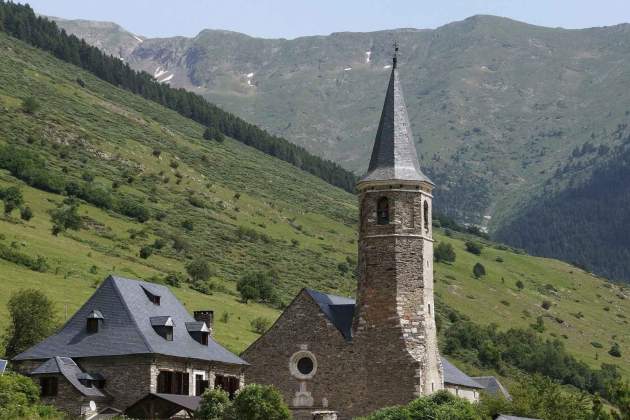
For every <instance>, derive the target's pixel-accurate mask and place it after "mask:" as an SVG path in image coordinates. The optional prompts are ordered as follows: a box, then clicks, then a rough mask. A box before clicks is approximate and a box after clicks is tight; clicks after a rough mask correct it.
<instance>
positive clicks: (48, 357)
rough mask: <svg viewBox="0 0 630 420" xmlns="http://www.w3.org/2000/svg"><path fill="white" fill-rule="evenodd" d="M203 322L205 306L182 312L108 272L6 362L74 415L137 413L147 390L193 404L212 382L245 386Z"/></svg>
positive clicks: (235, 363) (166, 298)
mask: <svg viewBox="0 0 630 420" xmlns="http://www.w3.org/2000/svg"><path fill="white" fill-rule="evenodd" d="M210 320H211V312H210V311H200V312H199V313H196V317H195V318H194V317H192V316H191V315H189V314H188V312H187V311H186V309H185V308H184V307H183V306H182V305H181V303H180V302H179V301H178V300H177V298H175V296H174V295H173V294H172V293H171V292H170V290H169V289H168V288H167V287H164V286H160V285H156V284H153V283H146V282H141V281H136V280H129V279H123V278H119V277H108V278H107V279H106V280H105V281H104V282H103V284H102V285H101V286H100V287H99V289H97V291H96V292H95V293H94V295H93V296H92V297H91V298H90V299H89V300H88V301H87V302H86V303H85V304H84V306H83V307H82V308H81V309H79V310H78V311H77V313H76V314H75V315H74V316H73V317H72V318H71V319H70V320H69V321H68V322H67V323H66V325H65V326H64V327H63V328H62V329H61V331H60V332H58V333H57V334H55V335H53V336H51V337H49V338H47V339H46V340H44V341H43V342H41V343H39V344H37V345H36V346H34V347H32V348H30V349H28V350H26V351H25V352H24V353H22V354H20V355H18V356H16V357H15V358H14V360H13V366H14V368H15V369H16V370H18V371H20V372H22V373H24V374H27V375H31V376H32V377H33V378H34V379H35V380H36V381H39V382H40V384H41V386H42V391H43V395H44V396H43V400H44V401H45V402H47V403H51V404H53V405H55V406H57V407H59V408H60V409H62V410H63V411H64V412H66V413H68V414H69V415H70V416H71V417H73V418H74V417H79V416H83V417H86V418H88V417H89V416H91V415H93V414H96V413H101V412H103V411H107V412H121V413H122V412H125V410H127V409H128V408H129V407H131V406H134V405H135V406H136V413H140V414H141V415H142V413H144V412H145V410H143V409H142V408H143V407H137V405H138V401H141V400H143V399H144V398H146V397H147V396H149V395H164V394H168V395H177V396H178V397H179V398H180V400H181V397H184V398H188V399H190V400H191V401H194V402H198V398H197V397H198V396H199V395H201V393H203V391H204V390H205V389H206V388H214V387H221V388H224V389H225V390H226V391H228V392H229V393H230V394H232V395H233V394H235V393H236V392H237V391H238V390H239V389H240V388H242V387H243V386H244V383H245V369H246V367H247V364H246V363H245V362H244V361H243V360H242V359H240V358H239V357H237V356H236V355H234V354H232V353H230V352H229V351H228V350H226V349H224V348H223V347H221V346H220V345H219V344H217V343H216V342H215V341H214V340H213V339H212V337H211V328H212V325H208V324H206V322H210ZM169 408H170V407H169ZM156 414H157V415H156ZM147 415H150V416H154V417H157V418H160V413H148V414H147ZM134 417H138V415H137V414H136V415H134Z"/></svg>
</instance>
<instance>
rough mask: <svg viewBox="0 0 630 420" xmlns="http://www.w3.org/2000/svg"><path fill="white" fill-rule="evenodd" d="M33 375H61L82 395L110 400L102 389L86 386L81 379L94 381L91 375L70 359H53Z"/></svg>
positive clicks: (32, 373)
mask: <svg viewBox="0 0 630 420" xmlns="http://www.w3.org/2000/svg"><path fill="white" fill-rule="evenodd" d="M30 374H31V375H52V374H60V375H62V376H63V377H64V378H66V379H67V380H68V382H70V384H72V386H73V387H75V388H76V389H77V390H78V391H79V392H80V393H81V394H83V395H85V396H87V397H90V398H92V399H108V398H109V396H107V395H105V394H104V393H103V392H102V391H101V390H100V389H98V388H94V387H89V386H85V385H84V384H82V383H81V382H80V381H79V380H80V379H94V378H92V377H91V376H90V375H89V374H87V373H85V372H83V371H82V370H81V369H80V368H79V366H77V364H76V363H75V362H74V360H72V359H71V358H69V357H59V356H55V357H51V358H50V359H48V360H47V361H46V362H44V363H43V364H41V365H40V366H39V367H37V369H35V370H33V371H32V372H31V373H30Z"/></svg>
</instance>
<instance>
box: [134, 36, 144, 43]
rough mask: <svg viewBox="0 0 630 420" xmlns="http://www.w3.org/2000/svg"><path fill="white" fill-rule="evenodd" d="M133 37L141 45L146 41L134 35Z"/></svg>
mask: <svg viewBox="0 0 630 420" xmlns="http://www.w3.org/2000/svg"><path fill="white" fill-rule="evenodd" d="M133 37H134V38H136V39H137V40H138V42H139V43H141V44H142V43H143V42H144V39H142V38H140V37H139V36H136V35H133Z"/></svg>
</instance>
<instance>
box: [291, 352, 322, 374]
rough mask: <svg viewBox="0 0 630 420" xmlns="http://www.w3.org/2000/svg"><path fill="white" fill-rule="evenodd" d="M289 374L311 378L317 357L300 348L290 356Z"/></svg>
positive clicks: (315, 369)
mask: <svg viewBox="0 0 630 420" xmlns="http://www.w3.org/2000/svg"><path fill="white" fill-rule="evenodd" d="M289 369H290V370H291V375H293V376H295V377H296V378H298V379H311V378H312V377H313V376H315V372H317V359H316V358H315V355H314V354H313V353H311V352H310V351H308V350H300V351H298V352H297V353H294V354H293V356H291V360H290V361H289Z"/></svg>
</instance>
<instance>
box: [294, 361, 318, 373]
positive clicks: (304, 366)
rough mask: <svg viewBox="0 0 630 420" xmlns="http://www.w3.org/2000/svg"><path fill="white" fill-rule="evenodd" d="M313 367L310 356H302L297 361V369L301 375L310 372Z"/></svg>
mask: <svg viewBox="0 0 630 420" xmlns="http://www.w3.org/2000/svg"><path fill="white" fill-rule="evenodd" d="M313 367H314V365H313V361H312V360H311V358H310V357H302V358H301V359H300V360H298V362H297V368H298V371H299V372H300V373H301V374H302V375H308V374H309V373H311V372H312V371H313Z"/></svg>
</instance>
